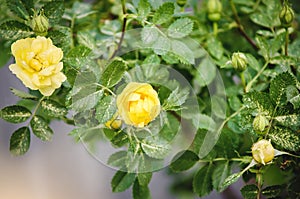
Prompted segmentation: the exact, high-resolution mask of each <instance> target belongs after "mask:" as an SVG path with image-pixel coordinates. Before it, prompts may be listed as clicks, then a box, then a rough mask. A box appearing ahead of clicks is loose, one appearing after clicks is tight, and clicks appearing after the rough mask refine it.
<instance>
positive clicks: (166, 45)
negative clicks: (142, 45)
mask: <svg viewBox="0 0 300 199" xmlns="http://www.w3.org/2000/svg"><path fill="white" fill-rule="evenodd" d="M171 47H172V46H171V40H170V39H169V38H167V37H164V36H159V37H158V38H157V39H156V40H155V43H154V44H153V46H152V48H153V51H154V52H155V53H156V54H157V55H165V54H167V53H168V52H170V51H171Z"/></svg>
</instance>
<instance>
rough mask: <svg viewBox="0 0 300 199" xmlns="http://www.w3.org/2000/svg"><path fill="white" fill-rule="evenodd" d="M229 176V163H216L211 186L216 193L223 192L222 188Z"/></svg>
mask: <svg viewBox="0 0 300 199" xmlns="http://www.w3.org/2000/svg"><path fill="white" fill-rule="evenodd" d="M229 175H230V167H229V161H222V162H220V163H218V164H217V165H216V167H215V169H214V170H213V173H212V184H213V187H214V189H215V190H217V191H218V192H222V191H224V188H225V187H222V184H223V183H224V181H225V179H226V178H227V177H228V176H229Z"/></svg>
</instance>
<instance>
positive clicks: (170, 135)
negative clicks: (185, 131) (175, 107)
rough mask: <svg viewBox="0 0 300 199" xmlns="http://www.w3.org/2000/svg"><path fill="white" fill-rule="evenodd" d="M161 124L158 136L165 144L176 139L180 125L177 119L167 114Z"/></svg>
mask: <svg viewBox="0 0 300 199" xmlns="http://www.w3.org/2000/svg"><path fill="white" fill-rule="evenodd" d="M163 123H164V125H163V128H162V129H161V130H160V131H159V136H160V138H162V139H164V140H166V141H167V142H171V141H172V140H173V139H174V138H175V137H176V135H177V134H178V132H180V123H179V121H178V118H176V117H175V116H174V115H172V114H171V113H168V112H167V114H166V117H165V118H164V121H163Z"/></svg>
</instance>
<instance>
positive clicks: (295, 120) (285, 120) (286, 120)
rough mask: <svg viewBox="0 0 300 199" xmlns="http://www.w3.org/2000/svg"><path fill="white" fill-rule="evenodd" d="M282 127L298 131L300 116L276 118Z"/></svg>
mask: <svg viewBox="0 0 300 199" xmlns="http://www.w3.org/2000/svg"><path fill="white" fill-rule="evenodd" d="M274 120H275V121H277V122H278V123H279V124H280V125H282V126H285V127H290V128H296V129H298V128H299V127H300V115H297V114H292V115H282V116H276V117H275V118H274Z"/></svg>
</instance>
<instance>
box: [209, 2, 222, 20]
mask: <svg viewBox="0 0 300 199" xmlns="http://www.w3.org/2000/svg"><path fill="white" fill-rule="evenodd" d="M207 12H208V19H209V20H211V21H219V20H220V18H221V12H222V3H221V2H220V0H208V2H207Z"/></svg>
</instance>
